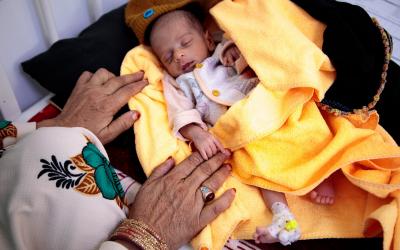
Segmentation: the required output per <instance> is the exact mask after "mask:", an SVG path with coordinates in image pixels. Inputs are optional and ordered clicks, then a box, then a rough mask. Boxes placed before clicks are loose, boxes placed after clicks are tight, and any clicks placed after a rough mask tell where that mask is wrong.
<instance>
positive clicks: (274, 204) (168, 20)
mask: <svg viewBox="0 0 400 250" xmlns="http://www.w3.org/2000/svg"><path fill="white" fill-rule="evenodd" d="M149 34H150V36H149V42H150V45H151V48H152V50H153V52H154V53H155V54H156V56H157V57H158V58H159V60H160V62H161V63H162V65H163V66H164V68H165V70H166V71H167V72H168V74H169V75H170V76H171V77H168V76H167V77H165V79H164V94H165V98H166V101H167V106H168V116H169V120H170V122H171V123H172V124H173V133H174V134H175V135H176V136H177V137H178V138H180V139H182V140H186V141H191V142H192V143H193V145H194V147H195V148H196V149H197V150H198V151H199V152H200V154H201V155H202V157H203V158H204V159H208V158H210V157H212V156H213V155H214V154H216V153H217V152H218V151H222V152H223V151H224V150H225V149H224V147H223V145H222V144H221V143H220V142H219V140H218V139H217V138H216V137H214V136H213V135H212V134H211V133H209V132H208V131H207V129H208V127H210V126H213V125H214V124H215V122H216V121H217V120H218V118H219V117H220V116H221V115H222V114H224V113H225V112H226V110H227V109H228V107H229V106H231V105H233V103H235V102H237V101H239V100H241V99H243V98H244V97H245V96H246V95H247V94H248V93H249V92H250V91H251V90H252V89H253V88H254V87H255V85H256V84H257V82H258V79H257V78H256V77H251V76H248V75H247V74H244V73H242V70H243V68H245V67H244V66H243V65H245V63H243V62H245V61H244V60H243V58H242V56H241V53H240V51H239V50H238V48H237V47H236V46H235V45H234V44H233V43H232V42H231V41H226V40H223V41H222V42H220V43H219V44H218V45H217V46H216V45H215V43H214V40H213V38H212V37H211V35H210V34H209V32H208V31H205V30H204V29H203V27H202V25H201V23H200V22H199V20H198V19H197V18H196V17H195V16H194V15H193V14H192V13H190V12H188V11H184V10H175V11H171V12H168V13H166V14H164V15H162V16H161V17H159V18H158V19H157V20H156V21H155V22H154V24H153V26H152V29H151V31H150V33H149ZM240 62H242V63H240ZM233 66H235V68H236V69H235V68H234V67H233ZM241 73H242V74H241ZM174 78H176V79H175V80H174ZM322 185H323V186H322V187H318V188H324V186H328V188H329V184H327V185H326V184H322ZM318 191H319V190H318V189H315V190H314V191H313V192H314V193H312V194H311V197H312V199H314V200H315V201H316V202H318V203H325V204H330V203H331V202H333V198H332V196H327V197H325V196H323V195H321V194H320V193H318ZM261 193H262V197H263V199H264V201H265V203H266V204H267V206H268V208H269V209H270V210H271V212H272V214H273V219H272V223H271V224H270V225H269V226H266V227H258V228H257V229H256V232H255V233H254V240H255V241H256V242H257V243H261V242H262V243H272V242H277V241H280V242H281V243H282V244H283V245H289V244H291V243H292V242H294V241H296V240H298V239H299V238H300V229H299V227H298V225H297V222H296V220H295V218H294V216H293V214H292V213H291V212H290V210H289V208H288V206H287V201H286V197H285V195H284V194H282V193H278V192H274V191H270V190H266V189H261ZM331 198H332V199H331Z"/></svg>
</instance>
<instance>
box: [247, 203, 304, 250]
mask: <svg viewBox="0 0 400 250" xmlns="http://www.w3.org/2000/svg"><path fill="white" fill-rule="evenodd" d="M271 210H272V214H273V217H272V223H271V225H269V226H268V227H257V229H256V232H255V233H254V240H255V242H256V243H275V242H280V243H281V244H282V245H284V246H287V245H290V244H291V243H293V242H295V241H297V240H298V239H299V238H300V229H299V226H298V225H297V221H296V220H295V219H294V216H293V214H292V213H291V212H290V211H289V208H288V207H287V206H286V205H285V204H283V203H281V202H275V203H274V204H273V205H272V209H271Z"/></svg>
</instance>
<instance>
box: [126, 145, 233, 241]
mask: <svg viewBox="0 0 400 250" xmlns="http://www.w3.org/2000/svg"><path fill="white" fill-rule="evenodd" d="M229 155H230V153H225V154H224V153H218V154H216V155H215V156H214V157H212V158H211V159H210V160H208V161H204V160H203V158H202V157H201V155H200V154H199V153H198V152H195V153H193V154H192V155H191V156H189V157H188V158H187V159H186V160H184V161H183V162H181V163H180V164H178V165H177V166H176V167H174V168H173V166H174V160H173V159H168V160H167V161H166V162H164V163H163V164H161V165H160V166H159V167H158V168H156V169H155V170H154V171H153V173H152V174H151V175H150V177H149V178H148V179H147V181H146V182H145V183H144V184H143V186H142V188H141V189H140V190H139V192H138V194H137V195H136V198H135V202H134V204H133V205H132V208H131V210H130V213H129V218H131V219H137V220H141V221H143V222H144V223H146V224H147V225H149V226H150V227H151V228H153V230H155V231H156V232H157V233H158V234H159V235H160V236H161V237H162V238H163V239H164V240H165V241H166V243H167V245H168V247H169V249H178V248H179V247H180V246H182V245H183V244H185V243H187V242H189V241H190V240H191V239H192V238H193V237H194V236H195V235H196V234H198V233H199V231H200V230H201V229H202V228H204V227H205V226H206V225H207V224H209V223H210V222H211V221H212V220H214V219H215V218H216V217H217V216H218V215H219V214H220V213H221V212H223V211H224V210H226V209H227V208H228V207H229V206H230V204H231V203H232V201H233V199H234V197H235V190H233V189H231V190H228V191H226V192H225V193H224V194H222V195H221V196H220V197H219V198H218V199H215V200H214V201H212V202H210V203H204V201H203V198H202V194H201V191H200V190H199V188H200V186H202V185H204V186H207V187H208V188H210V189H211V190H214V191H216V190H217V189H218V188H219V187H220V186H221V185H222V183H223V182H224V181H225V179H226V178H227V177H228V176H229V175H230V173H231V166H230V165H228V164H223V165H222V167H221V164H222V163H223V162H224V161H225V160H226V159H227V158H228V157H229Z"/></svg>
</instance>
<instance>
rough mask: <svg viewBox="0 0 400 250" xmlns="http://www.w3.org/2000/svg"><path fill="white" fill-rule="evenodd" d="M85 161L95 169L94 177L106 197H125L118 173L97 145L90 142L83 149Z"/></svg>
mask: <svg viewBox="0 0 400 250" xmlns="http://www.w3.org/2000/svg"><path fill="white" fill-rule="evenodd" d="M82 156H83V159H84V160H85V162H86V163H87V164H88V165H89V166H91V167H92V168H94V169H95V172H94V179H95V181H96V184H97V187H98V188H99V189H100V191H101V193H102V195H103V197H104V198H106V199H109V200H112V199H114V198H115V197H117V196H119V197H120V198H123V197H124V190H123V188H122V185H121V183H120V181H119V179H118V176H117V173H116V172H115V170H114V168H113V167H112V166H111V164H110V162H109V161H108V160H107V158H105V157H104V156H103V155H102V154H101V153H100V151H99V150H98V149H97V148H96V146H95V145H94V144H92V143H90V142H89V143H88V144H87V145H86V147H84V148H83V150H82Z"/></svg>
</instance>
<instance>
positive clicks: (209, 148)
mask: <svg viewBox="0 0 400 250" xmlns="http://www.w3.org/2000/svg"><path fill="white" fill-rule="evenodd" d="M179 132H180V133H181V134H182V136H183V137H185V138H187V139H189V140H191V141H192V142H193V144H194V146H195V147H196V149H197V151H199V153H200V155H201V156H202V157H203V159H204V160H208V159H209V158H211V157H212V156H213V155H215V154H216V153H217V152H218V151H220V152H222V153H225V152H226V149H225V148H224V146H223V145H222V144H221V142H220V141H219V140H218V139H217V138H215V137H214V135H212V134H211V133H210V132H208V131H206V130H204V129H202V128H201V127H199V126H198V125H195V124H188V125H186V126H185V127H183V128H181V129H180V130H179Z"/></svg>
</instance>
